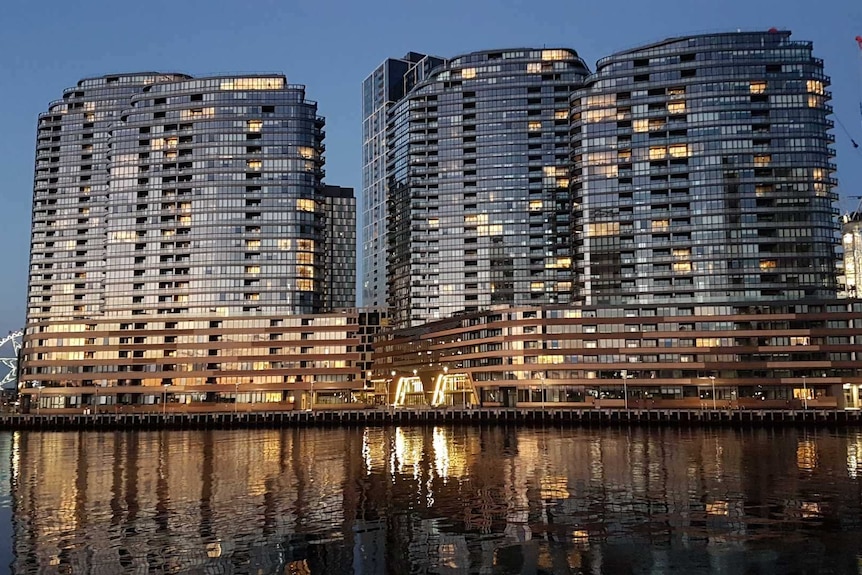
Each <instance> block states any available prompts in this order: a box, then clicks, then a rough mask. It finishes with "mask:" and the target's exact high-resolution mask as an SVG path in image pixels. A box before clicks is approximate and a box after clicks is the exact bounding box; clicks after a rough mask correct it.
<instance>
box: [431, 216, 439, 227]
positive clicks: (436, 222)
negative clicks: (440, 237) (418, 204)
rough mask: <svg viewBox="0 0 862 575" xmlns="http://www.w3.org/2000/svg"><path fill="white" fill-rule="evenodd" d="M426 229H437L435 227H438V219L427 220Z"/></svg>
mask: <svg viewBox="0 0 862 575" xmlns="http://www.w3.org/2000/svg"><path fill="white" fill-rule="evenodd" d="M428 227H429V228H437V227H440V220H439V219H437V218H430V219H429V220H428Z"/></svg>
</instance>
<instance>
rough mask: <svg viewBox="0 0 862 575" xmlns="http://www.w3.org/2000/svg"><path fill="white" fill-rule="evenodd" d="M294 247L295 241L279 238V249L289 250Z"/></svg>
mask: <svg viewBox="0 0 862 575" xmlns="http://www.w3.org/2000/svg"><path fill="white" fill-rule="evenodd" d="M292 247H293V242H292V241H291V240H278V249H280V250H289V249H291V248H292Z"/></svg>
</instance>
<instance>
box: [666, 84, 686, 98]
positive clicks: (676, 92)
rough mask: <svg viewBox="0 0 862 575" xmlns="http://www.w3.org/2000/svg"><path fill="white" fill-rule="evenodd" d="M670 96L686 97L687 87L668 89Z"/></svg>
mask: <svg viewBox="0 0 862 575" xmlns="http://www.w3.org/2000/svg"><path fill="white" fill-rule="evenodd" d="M667 95H668V96H684V95H685V86H678V87H676V88H668V89H667Z"/></svg>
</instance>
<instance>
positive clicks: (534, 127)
mask: <svg viewBox="0 0 862 575" xmlns="http://www.w3.org/2000/svg"><path fill="white" fill-rule="evenodd" d="M541 129H542V122H541V121H538V120H534V121H532V122H529V123H528V124H527V130H529V131H530V132H538V131H540V130H541Z"/></svg>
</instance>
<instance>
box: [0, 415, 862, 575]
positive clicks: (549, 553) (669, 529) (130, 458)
mask: <svg viewBox="0 0 862 575" xmlns="http://www.w3.org/2000/svg"><path fill="white" fill-rule="evenodd" d="M860 473H862V433H860V432H857V431H849V432H834V431H826V430H817V431H813V430H812V431H804V430H778V431H769V430H745V431H731V430H713V429H707V430H689V429H684V430H680V429H652V430H650V429H631V430H626V429H624V430H615V429H556V428H550V429H538V428H530V429H513V428H503V427H490V428H474V427H438V428H424V429H423V428H386V429H383V428H368V429H290V430H242V431H169V432H125V433H121V432H118V433H14V434H13V433H9V434H2V435H0V487H2V489H0V571H2V569H3V566H6V565H8V566H9V569H8V570H9V571H10V572H12V573H39V574H51V573H97V574H113V573H142V574H143V573H194V574H233V573H253V574H270V573H278V574H297V575H308V574H324V573H325V574H330V573H333V574H338V573H355V574H384V573H397V574H402V573H403V574H409V573H447V574H461V573H463V574H467V573H512V574H514V573H591V574H599V573H602V574H604V573H608V574H617V573H644V574H645V573H681V574H683V573H684V574H690V573H691V574H694V573H727V574H745V573H752V574H754V573H757V574H761V573H763V574H767V573H770V574H771V573H775V574H779V573H780V574H784V573H812V574H813V573H862V569H860V565H862V555H860V553H862V509H860V500H862V489H860V485H862V484H860V477H859V474H860Z"/></svg>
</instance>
